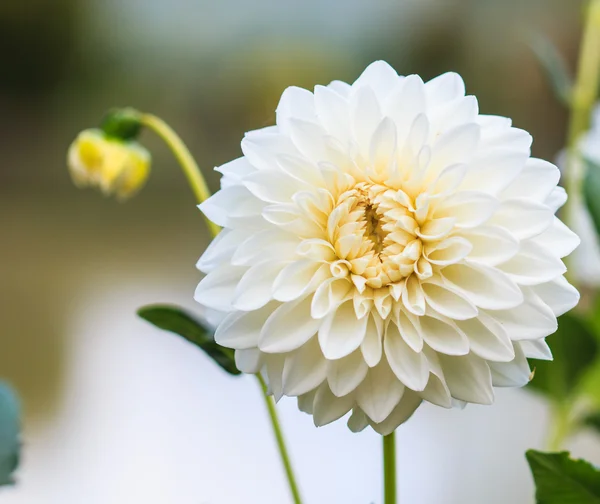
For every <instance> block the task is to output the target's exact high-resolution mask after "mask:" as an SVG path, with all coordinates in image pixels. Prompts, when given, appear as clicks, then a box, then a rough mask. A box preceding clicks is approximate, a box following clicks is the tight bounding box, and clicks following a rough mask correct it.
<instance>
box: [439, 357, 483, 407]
mask: <svg viewBox="0 0 600 504" xmlns="http://www.w3.org/2000/svg"><path fill="white" fill-rule="evenodd" d="M438 355H439V358H440V362H441V364H442V368H443V370H444V376H445V378H446V383H447V384H448V388H449V389H450V392H451V393H452V397H454V398H455V399H458V400H460V401H466V402H470V403H475V404H492V403H493V402H494V391H493V389H492V375H491V372H490V368H489V366H488V364H487V362H486V361H485V360H483V359H481V358H480V357H477V356H476V355H474V354H469V355H461V356H447V355H443V354H438Z"/></svg>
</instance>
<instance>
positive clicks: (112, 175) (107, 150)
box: [67, 129, 150, 200]
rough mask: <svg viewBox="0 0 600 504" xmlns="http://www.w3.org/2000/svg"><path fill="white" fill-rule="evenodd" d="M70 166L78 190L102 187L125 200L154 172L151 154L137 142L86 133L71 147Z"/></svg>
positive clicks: (92, 130) (98, 131)
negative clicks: (151, 166) (151, 170)
mask: <svg viewBox="0 0 600 504" xmlns="http://www.w3.org/2000/svg"><path fill="white" fill-rule="evenodd" d="M67 163H68V166H69V171H70V173H71V178H72V179H73V182H74V183H75V185H77V186H78V187H87V186H93V187H98V188H99V189H100V190H101V191H102V192H103V193H104V194H105V195H111V194H115V195H116V197H117V199H120V200H123V199H126V198H128V197H130V196H132V195H133V194H134V193H136V192H137V191H138V190H139V189H140V188H141V187H142V186H143V185H144V183H145V182H146V179H147V178H148V174H149V173H150V153H149V152H148V151H147V150H146V149H145V148H144V147H142V146H141V145H140V144H138V143H137V142H134V141H124V140H121V139H118V138H113V137H108V136H107V135H106V134H105V133H104V132H103V131H101V130H97V129H89V130H85V131H82V132H81V133H80V134H79V136H78V137H77V138H76V139H75V141H74V142H73V143H72V144H71V147H70V148H69V152H68V157H67Z"/></svg>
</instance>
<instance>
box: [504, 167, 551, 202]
mask: <svg viewBox="0 0 600 504" xmlns="http://www.w3.org/2000/svg"><path fill="white" fill-rule="evenodd" d="M559 178H560V171H559V170H558V168H557V167H556V166H554V165H553V164H552V163H549V162H548V161H544V160H542V159H537V158H529V159H528V160H527V162H526V163H525V168H524V169H523V171H522V172H521V174H520V175H519V177H518V178H517V179H516V180H515V181H514V182H513V183H512V184H511V185H510V186H509V187H507V188H506V189H505V190H504V191H503V192H502V197H503V199H510V198H529V199H534V200H535V201H539V202H544V201H545V199H546V198H547V197H548V196H549V195H550V193H551V192H552V190H553V189H554V188H555V187H556V184H558V179H559Z"/></svg>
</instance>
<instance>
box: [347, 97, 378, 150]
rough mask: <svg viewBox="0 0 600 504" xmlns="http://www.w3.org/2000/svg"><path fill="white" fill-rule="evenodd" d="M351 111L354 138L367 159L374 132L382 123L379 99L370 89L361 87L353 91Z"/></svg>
mask: <svg viewBox="0 0 600 504" xmlns="http://www.w3.org/2000/svg"><path fill="white" fill-rule="evenodd" d="M350 109H351V114H352V119H351V120H352V125H353V131H354V138H355V139H356V143H357V145H358V148H359V151H360V153H361V154H362V156H363V157H364V158H365V159H367V157H368V155H369V147H370V143H371V138H372V137H373V132H374V131H375V128H377V125H378V124H379V123H380V121H381V118H382V116H381V109H380V107H379V103H378V102H377V97H376V96H375V93H374V92H373V90H372V89H371V88H369V87H364V86H363V87H360V88H358V89H357V90H356V91H354V89H353V91H352V94H351V97H350Z"/></svg>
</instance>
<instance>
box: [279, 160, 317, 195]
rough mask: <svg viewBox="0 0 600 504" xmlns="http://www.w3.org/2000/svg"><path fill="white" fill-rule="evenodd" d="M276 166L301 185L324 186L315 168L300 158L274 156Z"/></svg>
mask: <svg viewBox="0 0 600 504" xmlns="http://www.w3.org/2000/svg"><path fill="white" fill-rule="evenodd" d="M275 159H276V161H277V166H278V167H279V168H280V169H281V170H282V171H283V172H284V173H287V174H288V175H289V176H290V177H292V178H293V179H295V180H297V181H299V182H300V183H301V184H308V185H310V186H316V187H321V186H323V184H324V181H323V176H322V175H321V173H320V172H319V169H318V168H317V166H316V165H315V164H314V163H312V162H311V161H310V160H308V159H306V158H305V157H302V156H295V155H290V154H280V155H278V156H276V158H275Z"/></svg>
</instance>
